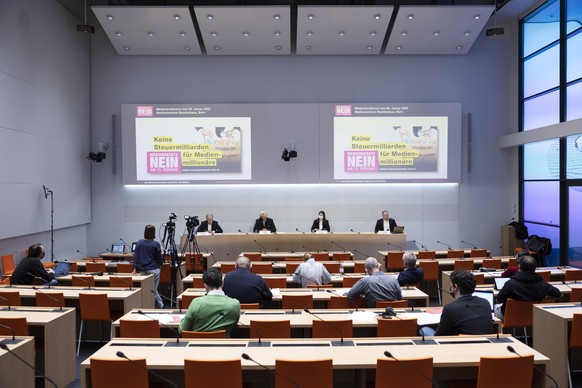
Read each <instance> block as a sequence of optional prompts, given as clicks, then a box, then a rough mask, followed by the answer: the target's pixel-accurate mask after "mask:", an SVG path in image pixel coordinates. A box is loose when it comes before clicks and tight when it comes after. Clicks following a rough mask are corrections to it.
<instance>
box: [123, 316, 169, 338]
mask: <svg viewBox="0 0 582 388" xmlns="http://www.w3.org/2000/svg"><path fill="white" fill-rule="evenodd" d="M119 334H120V335H121V337H125V338H160V324H159V322H158V321H157V320H153V319H147V320H139V321H138V320H134V319H131V320H130V319H122V320H120V321H119Z"/></svg>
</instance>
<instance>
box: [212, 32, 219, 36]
mask: <svg viewBox="0 0 582 388" xmlns="http://www.w3.org/2000/svg"><path fill="white" fill-rule="evenodd" d="M210 35H211V36H216V35H218V33H217V32H216V31H211V32H210Z"/></svg>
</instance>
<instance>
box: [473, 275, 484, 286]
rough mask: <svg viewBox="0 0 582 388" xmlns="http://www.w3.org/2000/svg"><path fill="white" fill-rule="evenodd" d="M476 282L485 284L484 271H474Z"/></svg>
mask: <svg viewBox="0 0 582 388" xmlns="http://www.w3.org/2000/svg"><path fill="white" fill-rule="evenodd" d="M473 276H474V277H475V282H476V284H485V274H484V273H474V274H473Z"/></svg>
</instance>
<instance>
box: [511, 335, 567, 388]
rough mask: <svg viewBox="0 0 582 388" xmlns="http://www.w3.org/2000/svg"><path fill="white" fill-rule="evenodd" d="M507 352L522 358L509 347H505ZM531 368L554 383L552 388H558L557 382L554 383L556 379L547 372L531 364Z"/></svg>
mask: <svg viewBox="0 0 582 388" xmlns="http://www.w3.org/2000/svg"><path fill="white" fill-rule="evenodd" d="M507 350H508V351H510V352H511V353H513V354H515V355H516V356H518V357H519V358H523V356H522V355H521V354H519V353H518V352H517V351H516V350H515V349H514V348H513V346H511V345H507ZM533 367H534V368H535V369H536V370H538V371H540V372H542V373H543V374H544V375H545V376H546V377H547V378H548V379H550V380H552V382H553V383H554V387H555V388H558V382H557V381H556V379H554V378H553V377H552V376H551V375H550V374H549V373H548V372H546V371H545V370H544V369H543V368H540V367H539V366H538V365H536V364H533Z"/></svg>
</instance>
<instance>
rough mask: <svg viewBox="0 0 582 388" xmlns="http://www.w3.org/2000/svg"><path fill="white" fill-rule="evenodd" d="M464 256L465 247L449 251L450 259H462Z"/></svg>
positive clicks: (448, 256)
mask: <svg viewBox="0 0 582 388" xmlns="http://www.w3.org/2000/svg"><path fill="white" fill-rule="evenodd" d="M463 257H465V251H464V250H463V249H457V250H449V251H447V258H448V259H462V258H463Z"/></svg>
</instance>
